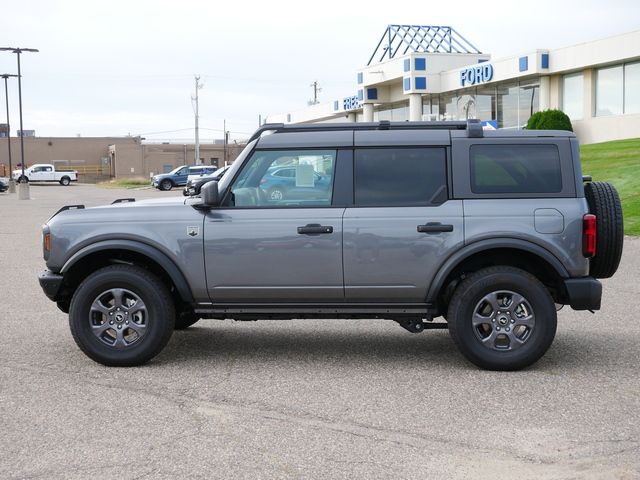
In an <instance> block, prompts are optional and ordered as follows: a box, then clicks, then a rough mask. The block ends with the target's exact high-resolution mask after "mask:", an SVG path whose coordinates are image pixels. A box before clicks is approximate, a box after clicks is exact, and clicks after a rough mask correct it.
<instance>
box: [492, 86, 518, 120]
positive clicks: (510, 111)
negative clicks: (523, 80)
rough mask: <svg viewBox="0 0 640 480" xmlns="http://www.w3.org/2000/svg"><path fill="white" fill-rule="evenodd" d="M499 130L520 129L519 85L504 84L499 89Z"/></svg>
mask: <svg viewBox="0 0 640 480" xmlns="http://www.w3.org/2000/svg"><path fill="white" fill-rule="evenodd" d="M497 89H498V92H497V97H498V119H497V120H498V128H518V127H519V126H520V123H519V120H518V113H519V109H518V103H519V89H518V84H504V85H498V87H497Z"/></svg>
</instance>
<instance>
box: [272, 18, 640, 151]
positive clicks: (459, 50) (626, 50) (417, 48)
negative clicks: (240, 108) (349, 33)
mask: <svg viewBox="0 0 640 480" xmlns="http://www.w3.org/2000/svg"><path fill="white" fill-rule="evenodd" d="M354 80H355V82H354V83H355V88H354V91H353V92H352V93H351V94H349V95H347V96H345V97H341V98H335V99H333V100H331V101H329V102H327V103H320V104H316V105H311V106H309V107H307V108H305V109H302V110H299V111H292V112H287V113H282V114H277V115H269V116H268V117H267V119H266V121H267V122H283V123H317V122H343V121H351V122H371V121H379V120H391V121H407V120H410V121H420V120H422V121H431V120H465V119H468V118H477V119H480V120H482V121H483V123H484V125H485V126H486V128H523V127H524V126H525V125H526V123H527V120H528V119H529V117H530V116H531V115H532V114H533V113H535V112H537V111H539V110H546V109H550V108H557V109H560V110H562V111H564V112H565V113H566V114H567V115H569V117H570V118H571V122H572V124H573V128H574V130H575V132H576V134H577V135H578V138H579V140H580V141H581V143H595V142H602V141H607V140H617V139H624V138H634V137H640V30H638V31H634V32H630V33H625V34H621V35H617V36H614V37H608V38H603V39H599V40H593V41H590V42H586V43H581V44H578V45H573V46H569V47H563V48H557V49H538V50H534V51H529V52H522V53H520V54H518V55H513V56H510V57H506V58H500V59H493V58H491V55H489V54H486V53H482V52H481V51H480V50H478V48H476V47H475V46H474V45H473V44H471V43H470V42H469V41H468V40H467V39H465V38H464V37H463V36H462V35H460V34H459V33H458V32H457V31H456V30H455V29H453V28H452V27H445V26H419V25H389V26H388V28H387V29H386V31H385V32H384V34H383V36H382V38H381V39H380V41H379V42H378V44H377V46H376V48H375V50H374V52H373V54H372V55H371V57H370V59H369V62H368V63H367V65H366V66H364V67H363V68H361V69H360V70H358V71H357V74H356V78H355V79H354Z"/></svg>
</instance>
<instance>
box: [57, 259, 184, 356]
mask: <svg viewBox="0 0 640 480" xmlns="http://www.w3.org/2000/svg"><path fill="white" fill-rule="evenodd" d="M109 289H126V290H128V291H131V292H133V293H135V294H136V295H137V296H138V297H139V298H140V299H141V300H142V301H143V302H144V305H145V306H146V309H147V312H148V316H147V325H146V328H147V330H146V331H145V333H144V336H142V337H141V338H140V339H139V340H138V341H137V342H135V343H133V344H131V345H128V346H127V347H125V348H123V349H120V350H118V349H116V348H115V347H112V346H108V345H106V344H105V343H103V342H102V341H101V340H100V339H99V338H98V337H97V336H96V335H94V333H93V332H92V326H91V323H90V309H91V305H92V303H93V302H94V300H95V299H96V298H97V297H98V296H100V294H101V293H102V292H105V291H107V290H109ZM174 322H175V311H174V305H173V300H172V298H171V294H170V293H169V291H168V290H167V287H166V286H165V285H164V284H163V283H162V282H161V281H160V280H159V279H158V278H157V277H156V276H155V275H153V274H151V273H150V272H148V271H147V270H145V269H144V268H141V267H138V266H133V265H111V266H108V267H104V268H101V269H100V270H98V271H96V272H94V273H93V274H91V275H89V276H88V277H87V278H86V279H85V280H84V281H83V282H82V283H81V284H80V286H79V287H78V288H77V290H76V291H75V293H74V295H73V298H72V300H71V305H70V308H69V326H70V327H71V334H72V335H73V339H74V340H75V342H76V343H77V345H78V347H80V349H81V350H82V351H83V352H84V353H85V354H86V355H87V356H88V357H89V358H91V359H93V360H95V361H96V362H98V363H102V364H103V365H107V366H119V367H131V366H137V365H142V364H144V363H146V362H148V361H149V360H151V359H152V358H153V357H155V356H156V355H157V354H158V353H160V351H161V350H162V349H163V348H164V347H165V345H166V344H167V342H168V341H169V339H170V338H171V334H172V333H173V329H174Z"/></svg>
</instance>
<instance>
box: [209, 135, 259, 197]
mask: <svg viewBox="0 0 640 480" xmlns="http://www.w3.org/2000/svg"><path fill="white" fill-rule="evenodd" d="M256 143H258V139H256V140H254V141H253V142H251V143H249V144H247V146H246V147H244V150H242V153H241V154H240V155H238V158H236V159H235V161H234V162H233V164H232V165H231V166H230V167H229V171H228V172H227V173H225V175H224V176H223V177H222V179H221V180H220V181H219V182H218V191H219V192H221V193H222V192H224V191H225V190H226V189H227V187H229V182H231V180H232V179H233V177H235V175H236V172H237V171H238V169H239V168H240V167H241V166H242V163H243V162H244V160H245V159H246V158H247V156H248V155H249V154H250V153H251V151H252V150H253V147H255V146H256Z"/></svg>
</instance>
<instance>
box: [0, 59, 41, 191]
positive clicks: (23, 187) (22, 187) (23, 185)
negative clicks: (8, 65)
mask: <svg viewBox="0 0 640 480" xmlns="http://www.w3.org/2000/svg"><path fill="white" fill-rule="evenodd" d="M0 51H4V52H12V53H15V54H16V55H17V56H18V112H19V114H20V159H21V163H22V176H23V177H24V128H23V126H22V74H21V73H20V54H21V53H22V52H38V51H39V50H37V49H35V48H15V47H0ZM18 199H20V200H29V184H28V183H26V182H24V181H21V182H20V191H19V192H18Z"/></svg>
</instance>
